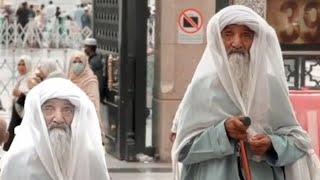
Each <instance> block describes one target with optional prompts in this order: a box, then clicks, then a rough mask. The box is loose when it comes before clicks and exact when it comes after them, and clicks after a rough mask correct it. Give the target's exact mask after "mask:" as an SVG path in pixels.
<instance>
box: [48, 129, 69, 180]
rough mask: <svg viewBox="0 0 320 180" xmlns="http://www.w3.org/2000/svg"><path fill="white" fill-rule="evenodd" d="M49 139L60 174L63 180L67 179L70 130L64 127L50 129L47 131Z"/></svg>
mask: <svg viewBox="0 0 320 180" xmlns="http://www.w3.org/2000/svg"><path fill="white" fill-rule="evenodd" d="M49 137H50V143H51V148H52V151H53V154H54V155H55V157H56V159H57V161H58V165H59V167H60V170H61V173H62V175H63V177H64V178H66V177H68V175H69V173H68V171H69V161H70V159H69V158H70V149H71V129H70V126H68V125H66V127H65V128H63V129H62V128H52V129H50V130H49Z"/></svg>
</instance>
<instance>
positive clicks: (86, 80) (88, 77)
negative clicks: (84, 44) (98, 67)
mask: <svg viewBox="0 0 320 180" xmlns="http://www.w3.org/2000/svg"><path fill="white" fill-rule="evenodd" d="M68 77H69V79H70V80H71V81H72V82H73V83H75V84H76V85H77V86H78V87H79V88H80V89H81V90H83V91H84V92H85V93H86V94H87V95H88V97H89V99H90V100H91V101H92V102H93V104H94V106H95V108H96V111H97V114H98V117H100V111H99V109H100V107H99V104H100V101H99V99H100V97H99V83H98V79H97V76H96V75H95V74H94V73H93V72H92V70H91V69H90V67H89V64H88V58H87V56H86V54H85V53H83V52H81V51H76V52H75V53H74V54H73V55H72V56H71V59H70V66H69V75H68ZM99 119H100V118H99Z"/></svg>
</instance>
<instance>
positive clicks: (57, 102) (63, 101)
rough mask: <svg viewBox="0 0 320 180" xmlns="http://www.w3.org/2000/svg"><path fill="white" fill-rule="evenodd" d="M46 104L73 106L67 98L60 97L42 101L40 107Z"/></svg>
mask: <svg viewBox="0 0 320 180" xmlns="http://www.w3.org/2000/svg"><path fill="white" fill-rule="evenodd" d="M46 105H52V106H60V107H62V106H72V107H75V105H73V104H72V103H71V102H70V101H69V100H67V99H60V98H51V99H48V100H46V101H45V102H43V103H42V105H41V107H44V106H46Z"/></svg>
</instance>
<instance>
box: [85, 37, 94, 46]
mask: <svg viewBox="0 0 320 180" xmlns="http://www.w3.org/2000/svg"><path fill="white" fill-rule="evenodd" d="M84 45H88V46H96V45H97V40H96V39H95V38H87V39H86V40H84Z"/></svg>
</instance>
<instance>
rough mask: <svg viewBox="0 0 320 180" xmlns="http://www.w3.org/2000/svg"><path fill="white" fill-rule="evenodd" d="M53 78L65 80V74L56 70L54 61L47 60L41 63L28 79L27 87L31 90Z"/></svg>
mask: <svg viewBox="0 0 320 180" xmlns="http://www.w3.org/2000/svg"><path fill="white" fill-rule="evenodd" d="M53 77H61V78H65V74H64V73H63V72H62V71H60V70H59V69H58V66H57V64H56V62H55V61H54V60H52V59H47V60H44V61H41V62H40V63H39V64H38V66H37V68H36V69H35V70H34V72H33V73H32V75H31V76H30V78H29V79H28V87H29V89H32V88H33V87H34V86H36V85H37V84H39V83H40V82H42V81H43V80H45V79H48V78H53Z"/></svg>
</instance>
